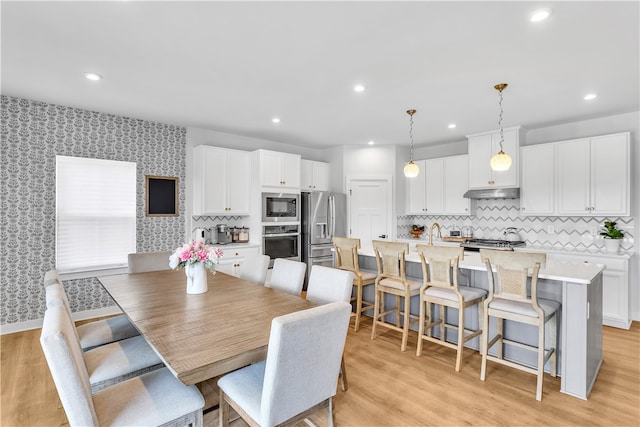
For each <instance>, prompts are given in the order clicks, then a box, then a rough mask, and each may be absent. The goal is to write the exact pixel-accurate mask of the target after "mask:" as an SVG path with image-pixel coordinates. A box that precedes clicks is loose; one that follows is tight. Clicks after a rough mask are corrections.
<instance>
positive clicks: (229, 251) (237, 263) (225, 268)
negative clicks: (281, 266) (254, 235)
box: [216, 245, 260, 277]
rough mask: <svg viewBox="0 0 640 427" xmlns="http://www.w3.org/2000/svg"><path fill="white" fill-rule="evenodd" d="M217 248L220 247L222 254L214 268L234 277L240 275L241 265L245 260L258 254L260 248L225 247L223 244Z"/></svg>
mask: <svg viewBox="0 0 640 427" xmlns="http://www.w3.org/2000/svg"><path fill="white" fill-rule="evenodd" d="M219 248H221V249H222V252H223V254H224V255H223V256H222V258H220V259H219V261H218V265H217V266H216V270H218V271H221V272H223V273H226V274H230V275H232V276H236V277H240V272H241V271H242V266H243V264H244V263H245V262H247V260H250V259H251V258H253V257H255V256H258V255H260V248H259V247H258V246H255V247H247V248H238V247H230V248H226V247H225V246H224V245H221V246H219Z"/></svg>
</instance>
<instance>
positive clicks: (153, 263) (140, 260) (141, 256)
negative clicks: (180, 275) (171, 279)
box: [127, 251, 173, 274]
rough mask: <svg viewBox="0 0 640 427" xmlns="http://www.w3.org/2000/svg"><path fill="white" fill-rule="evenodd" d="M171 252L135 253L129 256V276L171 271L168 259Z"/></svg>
mask: <svg viewBox="0 0 640 427" xmlns="http://www.w3.org/2000/svg"><path fill="white" fill-rule="evenodd" d="M172 254H173V252H171V251H162V252H136V253H132V254H129V255H128V257H127V260H128V261H129V274H131V273H145V272H147V271H162V270H171V267H169V257H170V256H171V255H172Z"/></svg>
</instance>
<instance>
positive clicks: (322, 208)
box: [301, 191, 347, 290]
mask: <svg viewBox="0 0 640 427" xmlns="http://www.w3.org/2000/svg"><path fill="white" fill-rule="evenodd" d="M301 200H302V203H301V209H302V210H301V224H302V261H303V262H305V263H307V275H306V277H305V280H304V290H307V283H308V282H309V274H310V273H311V267H312V266H314V265H323V266H326V267H333V265H334V262H333V251H332V247H333V245H332V243H331V242H332V239H333V236H342V237H346V236H347V202H346V200H347V197H346V196H345V195H344V194H335V193H329V192H328V191H312V192H309V193H306V192H303V193H302V197H301Z"/></svg>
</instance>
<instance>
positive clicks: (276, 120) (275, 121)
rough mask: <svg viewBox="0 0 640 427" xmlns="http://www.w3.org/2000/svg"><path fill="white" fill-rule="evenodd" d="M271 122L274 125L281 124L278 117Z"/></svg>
mask: <svg viewBox="0 0 640 427" xmlns="http://www.w3.org/2000/svg"><path fill="white" fill-rule="evenodd" d="M271 121H272V122H273V123H280V119H279V118H278V117H274V118H273V119H271Z"/></svg>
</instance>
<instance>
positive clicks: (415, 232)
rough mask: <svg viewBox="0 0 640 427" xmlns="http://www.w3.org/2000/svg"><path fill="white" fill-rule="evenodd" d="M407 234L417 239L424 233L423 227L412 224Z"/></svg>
mask: <svg viewBox="0 0 640 427" xmlns="http://www.w3.org/2000/svg"><path fill="white" fill-rule="evenodd" d="M409 233H411V234H412V235H413V238H414V239H419V238H420V235H422V233H424V225H416V224H413V225H412V226H411V230H409Z"/></svg>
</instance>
